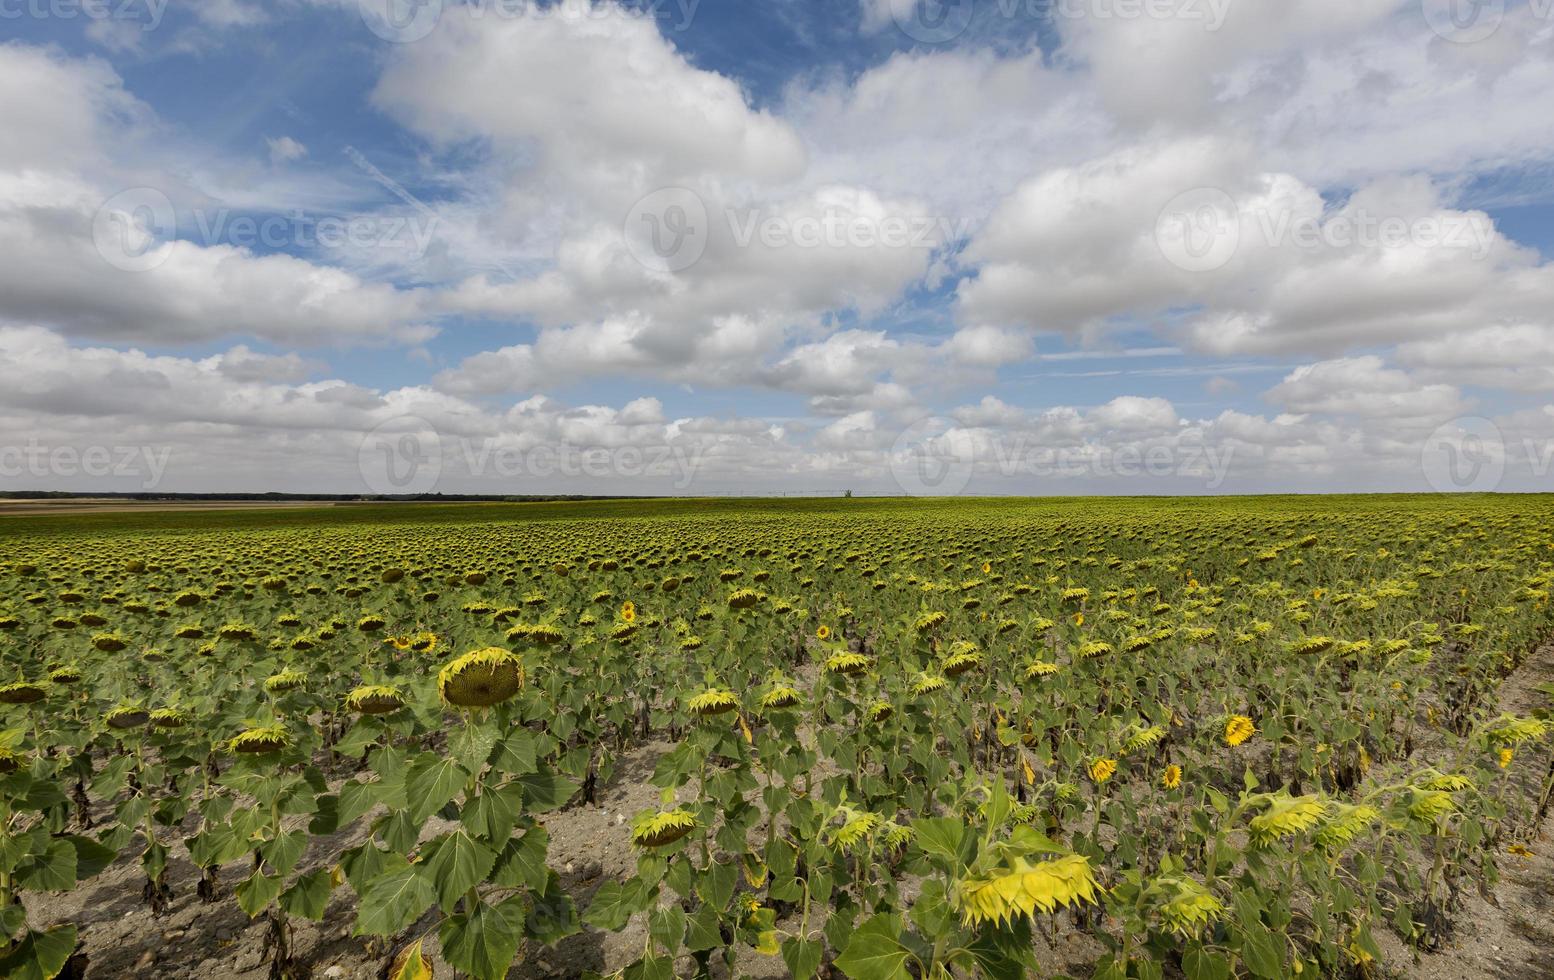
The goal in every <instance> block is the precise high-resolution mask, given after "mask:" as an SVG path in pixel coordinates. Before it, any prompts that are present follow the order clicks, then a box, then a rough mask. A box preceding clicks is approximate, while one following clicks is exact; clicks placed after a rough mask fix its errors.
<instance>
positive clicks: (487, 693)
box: [437, 647, 524, 708]
mask: <svg viewBox="0 0 1554 980" xmlns="http://www.w3.org/2000/svg"><path fill="white" fill-rule="evenodd" d="M523 681H524V672H523V661H522V660H521V659H519V658H518V657H517V656H516V655H515V654H513V653H511V652H510V651H507V650H503V649H502V648H501V647H486V648H485V649H482V650H473V651H471V652H469V653H466V654H464V655H463V656H462V657H458V658H457V659H454V660H451V661H449V662H448V663H447V664H445V665H444V666H443V668H442V670H440V671H438V673H437V692H438V693H439V694H440V695H442V699H443V700H444V701H445V702H447V703H448V704H451V705H454V706H455V707H459V708H489V707H490V706H492V705H494V704H500V703H502V702H503V701H506V700H507V699H508V698H510V697H512V696H513V695H515V694H517V693H518V692H519V691H520V690H521V689H522V688H523Z"/></svg>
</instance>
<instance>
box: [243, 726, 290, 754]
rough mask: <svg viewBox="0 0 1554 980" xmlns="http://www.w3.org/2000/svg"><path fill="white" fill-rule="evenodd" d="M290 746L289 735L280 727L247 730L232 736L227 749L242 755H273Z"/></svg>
mask: <svg viewBox="0 0 1554 980" xmlns="http://www.w3.org/2000/svg"><path fill="white" fill-rule="evenodd" d="M290 746H291V734H290V733H289V732H287V731H286V729H285V728H283V727H281V726H280V725H267V726H264V727H262V728H249V729H247V730H245V731H242V732H239V733H238V734H237V735H235V736H233V738H232V740H231V741H229V742H228V743H227V749H228V750H229V751H232V752H235V753H241V754H243V755H273V754H274V753H276V752H280V751H283V750H285V749H287V748H289V747H290Z"/></svg>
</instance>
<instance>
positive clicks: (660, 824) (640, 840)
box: [631, 807, 696, 847]
mask: <svg viewBox="0 0 1554 980" xmlns="http://www.w3.org/2000/svg"><path fill="white" fill-rule="evenodd" d="M695 829H696V818H695V817H693V816H691V814H689V813H687V812H686V811H685V810H682V809H680V808H678V807H676V808H675V809H673V810H644V811H642V812H641V813H639V814H637V816H636V819H634V820H632V822H631V842H632V843H633V844H635V845H636V846H638V847H664V846H665V845H668V844H673V843H674V842H675V841H677V840H679V839H680V838H682V837H684V836H685V835H686V834H689V833H690V832H691V831H693V830H695Z"/></svg>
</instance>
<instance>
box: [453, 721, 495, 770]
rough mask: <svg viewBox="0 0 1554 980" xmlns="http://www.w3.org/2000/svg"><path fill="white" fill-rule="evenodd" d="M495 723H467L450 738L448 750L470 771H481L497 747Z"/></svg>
mask: <svg viewBox="0 0 1554 980" xmlns="http://www.w3.org/2000/svg"><path fill="white" fill-rule="evenodd" d="M496 742H497V730H496V726H495V725H465V726H464V727H463V728H461V729H459V730H458V731H456V732H454V733H453V737H452V738H450V739H448V751H449V752H450V753H452V755H453V757H454V758H455V759H457V760H458V762H459V764H460V765H461V766H463V767H464V768H465V769H468V770H469V771H470V772H479V771H480V768H481V767H482V766H484V765H485V764H486V760H487V759H489V758H491V750H492V749H493V748H495V747H496Z"/></svg>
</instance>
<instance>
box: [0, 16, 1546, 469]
mask: <svg viewBox="0 0 1554 980" xmlns="http://www.w3.org/2000/svg"><path fill="white" fill-rule="evenodd" d="M1551 91H1554V0H765V2H760V3H753V2H748V0H636V2H630V3H614V2H593V3H589V2H581V0H559V2H555V0H547V2H536V0H360V2H358V0H268V2H261V0H0V133H3V134H4V138H3V139H0V372H3V376H4V378H5V379H6V383H5V384H4V385H0V489H9V490H36V489H53V490H73V491H165V492H194V491H288V492H320V493H323V492H327V493H424V492H445V493H462V492H473V493H495V494H525V493H555V492H570V493H608V494H618V493H619V494H663V493H674V494H709V495H711V494H724V493H730V494H752V493H787V494H804V493H825V494H834V493H841V492H844V491H848V490H851V491H853V492H855V493H858V494H880V493H890V494H898V493H909V494H926V495H934V494H957V493H965V494H1081V493H1107V494H1167V493H1189V494H1198V493H1264V492H1329V491H1367V492H1369V491H1418V490H1440V491H1459V490H1502V491H1530V490H1551V489H1554V259H1551V257H1550V253H1551V251H1554V181H1551V179H1550V177H1551V175H1554V102H1551V100H1550V97H1549V93H1550V92H1551Z"/></svg>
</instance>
